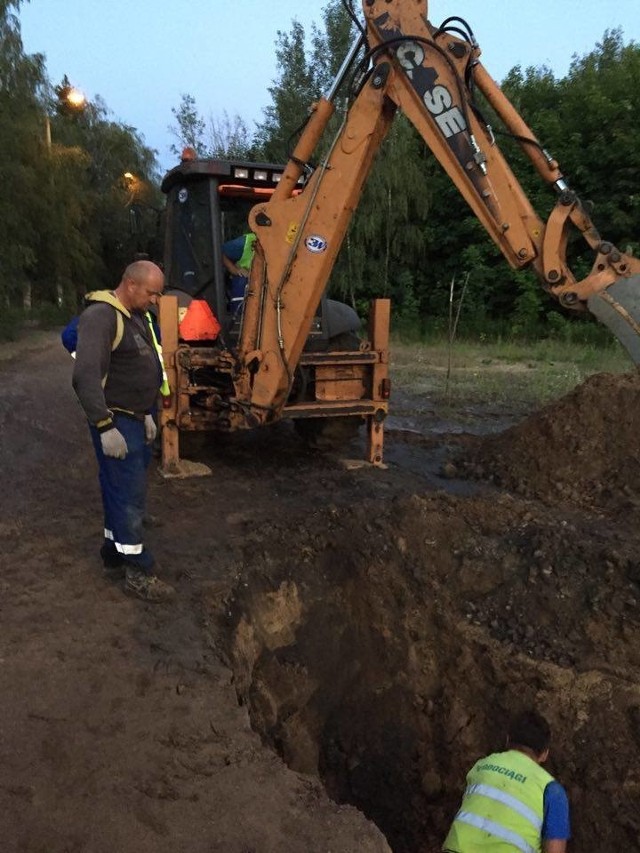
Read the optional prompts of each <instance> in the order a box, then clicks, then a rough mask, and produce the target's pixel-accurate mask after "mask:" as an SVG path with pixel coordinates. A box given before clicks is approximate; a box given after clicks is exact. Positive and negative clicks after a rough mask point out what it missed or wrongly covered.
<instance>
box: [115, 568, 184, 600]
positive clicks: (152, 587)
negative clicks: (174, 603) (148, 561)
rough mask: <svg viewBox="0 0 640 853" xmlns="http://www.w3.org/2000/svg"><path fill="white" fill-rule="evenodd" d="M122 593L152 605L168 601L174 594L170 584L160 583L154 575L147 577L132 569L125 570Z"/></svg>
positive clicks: (143, 573)
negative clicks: (149, 602)
mask: <svg viewBox="0 0 640 853" xmlns="http://www.w3.org/2000/svg"><path fill="white" fill-rule="evenodd" d="M124 591H125V592H126V593H127V595H135V596H136V598H141V599H142V600H143V601H151V602H153V603H159V602H161V601H169V600H170V599H172V598H173V597H174V595H175V594H176V591H175V589H174V588H173V587H172V586H171V585H170V584H168V583H165V582H164V581H161V580H160V578H159V577H156V575H148V574H145V572H141V571H140V570H139V569H133V568H127V573H126V578H125V582H124Z"/></svg>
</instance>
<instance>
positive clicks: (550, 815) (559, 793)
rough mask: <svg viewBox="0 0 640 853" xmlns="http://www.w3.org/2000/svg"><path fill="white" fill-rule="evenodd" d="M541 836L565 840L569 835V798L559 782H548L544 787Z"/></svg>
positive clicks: (546, 838)
mask: <svg viewBox="0 0 640 853" xmlns="http://www.w3.org/2000/svg"><path fill="white" fill-rule="evenodd" d="M543 806H544V817H543V819H542V838H543V839H545V840H549V839H552V838H556V839H558V840H560V841H566V840H567V839H568V838H570V837H571V826H570V824H569V799H568V797H567V794H566V791H565V790H564V788H563V787H562V785H561V784H560V782H556V781H555V780H554V781H553V782H549V784H548V785H547V787H546V788H545V789H544V799H543Z"/></svg>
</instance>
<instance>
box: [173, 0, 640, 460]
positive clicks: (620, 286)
mask: <svg viewBox="0 0 640 853" xmlns="http://www.w3.org/2000/svg"><path fill="white" fill-rule="evenodd" d="M362 8H363V13H364V21H365V23H364V26H362V27H361V33H360V35H359V36H358V38H357V39H356V40H355V42H354V44H353V47H352V48H351V50H350V52H349V54H348V56H347V57H346V59H345V62H344V64H343V66H342V68H341V69H340V72H339V74H338V76H337V78H336V81H335V83H334V85H333V86H332V87H331V89H330V91H329V92H328V93H327V94H326V96H325V97H322V98H320V100H319V101H318V102H317V103H315V104H314V105H313V106H312V108H311V110H310V114H309V117H308V120H307V123H306V125H305V128H304V130H303V131H302V133H301V136H300V138H299V140H298V143H297V145H296V147H295V149H294V151H293V153H292V154H291V157H290V159H289V161H288V163H287V165H286V167H285V168H284V171H283V173H282V175H281V176H280V177H279V182H278V183H277V186H275V187H274V189H273V191H272V195H270V196H269V197H267V198H266V199H265V200H264V201H261V202H260V203H258V204H256V205H255V206H254V207H253V208H252V210H251V213H250V215H249V226H250V229H251V231H252V232H253V233H254V234H255V235H256V237H257V240H256V243H255V247H256V249H255V257H254V260H253V264H252V267H251V273H250V277H249V283H248V286H247V289H246V292H245V299H244V310H243V314H242V321H241V327H240V331H239V335H238V338H237V343H236V345H235V346H233V347H232V348H231V349H230V350H228V351H225V352H223V353H221V354H220V355H219V356H215V358H213V360H211V358H210V356H209V355H208V354H206V353H198V352H189V351H185V352H183V353H182V355H181V356H180V358H181V359H182V362H183V363H184V365H183V366H184V370H183V371H182V372H180V371H178V373H179V376H178V385H179V386H181V390H180V394H179V395H178V396H179V398H180V401H181V402H179V403H178V404H176V406H175V409H174V410H172V411H171V412H169V413H167V414H165V419H164V422H165V424H167V425H169V426H171V425H175V426H176V428H177V429H179V428H191V429H193V428H197V423H196V421H197V418H200V421H199V422H205V421H206V423H210V424H211V425H212V427H218V428H224V429H238V428H246V427H253V426H259V425H261V424H267V423H270V422H272V421H275V420H278V419H280V418H282V417H291V418H316V419H318V418H319V419H322V418H327V417H329V416H331V415H333V414H337V415H340V416H345V417H350V416H358V417H365V418H366V420H367V423H368V428H369V438H370V449H369V458H370V460H371V461H373V462H376V463H377V462H380V461H381V458H382V438H381V435H382V426H381V424H382V422H383V420H384V417H385V415H386V411H387V400H388V396H389V379H388V375H387V361H388V344H387V339H388V313H389V306H388V301H387V302H385V301H380V300H379V301H378V305H377V307H375V308H374V310H373V312H372V329H373V332H372V333H371V336H370V337H371V339H370V341H368V342H365V343H363V344H362V345H361V348H360V349H361V351H360V352H354V351H350V352H342V353H340V352H338V353H336V352H335V347H333V348H332V347H328V349H327V351H326V352H323V353H316V354H315V355H314V354H310V353H309V352H308V351H306V350H305V347H306V346H307V339H308V335H309V331H310V328H311V326H312V323H313V322H314V316H315V313H316V310H317V307H318V305H319V304H320V302H321V299H322V297H323V293H324V292H325V289H326V286H327V283H328V280H329V276H330V274H331V270H332V268H333V265H334V263H335V260H336V258H337V255H338V252H339V250H340V247H341V245H342V242H343V240H344V237H345V235H346V233H347V229H348V227H349V224H350V221H351V218H352V215H353V213H354V211H355V209H356V208H357V206H358V202H359V199H360V196H361V193H362V189H363V186H364V184H365V182H366V180H367V177H368V175H369V172H370V170H371V167H372V164H373V161H374V158H375V155H376V153H377V151H378V149H379V148H380V146H381V144H382V142H383V140H384V138H385V136H386V134H387V132H388V130H389V128H390V126H391V123H392V122H393V120H394V117H395V116H396V114H397V113H398V111H400V112H402V113H403V114H404V115H405V116H406V118H407V119H408V120H409V121H410V122H411V123H412V124H413V125H414V127H415V128H416V130H417V131H418V133H419V134H420V136H421V137H422V139H423V140H424V142H425V144H426V145H427V146H428V147H429V149H430V150H431V151H432V152H433V154H434V155H435V157H436V158H437V159H438V161H439V162H440V164H441V165H442V167H443V168H444V170H445V171H446V173H447V174H448V175H449V177H450V178H451V180H452V181H453V183H454V184H455V185H456V187H457V188H458V190H459V191H460V193H461V194H462V196H463V197H464V199H465V200H466V202H467V204H468V205H469V207H470V208H471V210H472V211H473V213H474V214H475V216H476V217H477V218H478V219H479V221H480V222H481V223H482V225H483V226H484V228H485V230H486V231H487V233H488V234H489V236H490V237H491V238H492V240H493V241H494V242H495V244H496V245H497V246H498V248H499V249H500V250H501V252H502V253H503V255H504V257H505V259H506V260H507V262H508V263H509V264H510V265H511V266H512V267H513V268H514V269H522V268H525V267H531V268H532V269H533V270H534V271H535V273H536V274H537V276H538V278H539V280H540V283H541V286H542V287H543V288H544V289H545V290H546V291H547V292H548V293H549V294H550V295H551V296H553V297H554V298H555V299H557V300H558V301H559V302H560V304H561V305H563V306H564V307H565V308H567V309H569V310H572V311H591V312H592V313H593V314H594V315H595V316H596V317H597V318H598V319H599V320H601V321H602V322H603V323H605V324H606V325H607V326H609V327H610V328H611V329H612V331H613V332H614V334H615V335H616V336H617V337H618V339H619V340H620V341H621V342H622V343H623V345H624V346H625V347H626V349H627V350H628V352H629V354H630V355H631V358H632V359H633V361H634V362H635V363H636V364H640V261H638V260H637V259H635V258H633V257H631V256H630V255H627V254H625V253H623V252H621V251H619V250H618V249H617V248H616V247H615V246H613V245H612V244H611V243H610V242H608V241H606V240H603V239H602V238H601V237H600V235H599V233H598V231H597V229H596V227H595V225H594V223H593V222H592V220H591V217H590V215H589V213H588V211H587V209H586V207H585V205H583V204H582V202H581V201H580V198H579V197H578V195H577V194H576V193H575V192H574V191H573V190H572V189H571V188H570V186H569V184H568V182H567V180H566V178H565V177H564V175H563V174H562V172H561V170H560V167H559V164H558V163H557V162H556V161H555V160H554V159H553V157H552V156H551V155H550V154H549V153H548V152H547V151H546V150H545V149H544V147H543V146H542V145H541V144H540V142H539V141H538V140H537V139H536V137H535V135H534V134H533V132H532V131H531V129H530V128H529V127H528V126H527V124H526V123H525V121H524V120H523V118H522V117H521V116H520V115H519V114H518V113H517V111H516V110H515V109H514V107H513V105H512V104H511V103H510V102H509V100H508V99H507V98H506V96H505V95H504V93H503V92H502V91H501V89H500V87H499V86H498V85H497V84H496V83H495V82H494V81H493V80H492V78H491V76H490V75H489V74H488V72H487V71H486V70H485V68H484V66H483V65H482V63H481V61H480V48H479V46H478V44H477V43H476V40H475V38H474V36H473V33H472V31H471V30H470V28H469V27H468V25H467V24H466V22H465V21H463V20H461V19H459V18H448V19H447V20H446V21H444V22H443V24H441V25H440V26H434V25H433V24H432V23H431V22H430V21H429V18H428V7H427V2H426V0H363V7H362ZM345 92H346V93H347V94H348V98H349V103H348V108H345V109H341V110H340V111H339V112H337V111H336V108H335V104H336V103H337V96H338V94H339V93H340V96H341V97H343V96H344V93H345ZM476 92H480V93H482V96H483V99H484V101H485V102H486V103H488V105H489V107H490V109H491V112H492V115H494V116H495V117H497V120H498V121H499V122H500V124H501V125H502V131H503V132H506V133H507V134H509V135H510V136H511V137H512V138H513V139H514V140H515V141H516V142H517V143H518V144H519V145H520V146H521V148H522V151H523V152H524V154H525V155H526V156H527V157H528V159H529V160H530V161H531V164H532V166H533V168H534V169H535V170H536V172H537V173H538V175H539V176H540V178H541V179H542V180H543V181H544V182H545V183H547V184H548V185H549V187H550V191H551V192H553V193H555V196H556V203H555V206H554V207H553V209H552V211H551V214H550V215H549V216H548V218H547V219H546V221H543V220H542V219H541V217H540V216H539V215H538V213H537V212H536V210H535V209H534V208H533V206H532V204H531V202H530V201H529V198H528V197H527V195H526V194H525V192H524V190H523V188H522V186H521V185H520V183H519V181H518V179H517V178H516V176H515V175H514V173H513V171H512V170H511V168H510V166H509V164H508V162H507V161H506V159H505V157H504V156H503V154H502V152H501V150H500V148H499V146H498V144H497V142H496V138H495V136H494V133H493V130H492V128H491V126H490V124H489V122H488V121H487V120H486V118H485V117H484V116H483V113H482V109H481V107H480V106H479V104H478V103H477V101H476ZM331 125H334V126H335V125H338V129H337V132H336V133H335V135H334V136H333V139H332V140H330V142H329V144H327V141H326V139H325V137H326V136H327V134H326V133H325V132H326V131H327V129H328V128H329V127H330V126H331ZM318 150H322V151H323V152H326V153H324V154H323V155H322V157H321V162H320V163H319V165H317V166H315V167H311V165H310V164H311V162H312V161H313V160H317V159H318V153H317V152H318ZM265 174H266V173H265ZM184 192H185V193H186V190H184ZM185 197H186V196H185ZM256 197H257V196H256ZM572 232H577V233H578V234H579V235H581V236H582V238H583V239H584V241H585V243H586V248H587V250H588V251H590V252H591V254H592V256H593V263H592V267H591V270H590V272H589V274H588V275H587V276H585V277H584V278H581V279H578V278H577V277H576V276H575V275H574V273H573V271H572V270H571V268H570V265H569V263H568V261H567V245H568V241H569V237H570V235H571V233H572ZM171 310H172V311H174V309H171ZM174 313H175V312H174ZM164 334H165V333H164V332H163V335H164ZM168 335H169V333H167V336H168ZM173 338H174V339H175V341H176V347H177V346H178V344H177V340H178V337H177V331H176V332H175V333H174V334H173ZM174 360H178V361H179V360H180V359H179V358H177V357H176V359H174ZM205 362H206V363H207V364H211V365H212V366H213V368H214V370H217V371H218V372H219V373H221V374H224V377H226V381H227V384H226V386H225V383H222V384H220V383H219V388H221V389H222V390H216V391H208V390H207V389H206V388H204V389H199V392H201V393H202V394H205V396H207V397H208V399H211V400H212V404H211V408H210V411H209V412H208V413H201V414H198V415H197V416H196V414H194V412H193V407H192V406H191V403H190V401H191V400H193V399H194V398H193V394H194V393H196V391H195V390H194V386H193V384H192V385H189V380H188V379H187V378H184V377H187V376H188V375H192V373H193V369H194V367H196V366H197V364H203V363H205ZM190 371H191V373H190ZM176 375H178V374H176ZM193 375H195V374H193ZM180 376H182V377H183V379H180V378H179V377H180ZM309 377H311V379H310V380H309ZM230 386H231V389H232V390H231V391H229V387H230ZM225 389H226V390H225ZM174 457H176V458H177V453H174Z"/></svg>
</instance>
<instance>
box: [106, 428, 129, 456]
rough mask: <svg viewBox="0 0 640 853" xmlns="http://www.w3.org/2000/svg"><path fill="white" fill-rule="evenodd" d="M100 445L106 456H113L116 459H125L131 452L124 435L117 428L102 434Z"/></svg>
mask: <svg viewBox="0 0 640 853" xmlns="http://www.w3.org/2000/svg"><path fill="white" fill-rule="evenodd" d="M100 443H101V444H102V452H103V453H104V455H105V456H112V457H113V458H114V459H124V458H125V456H126V455H127V451H128V450H129V448H128V447H127V442H126V441H125V440H124V436H123V434H122V433H121V432H120V430H117V429H116V428H115V427H113V428H112V429H108V430H107V431H106V432H101V433H100Z"/></svg>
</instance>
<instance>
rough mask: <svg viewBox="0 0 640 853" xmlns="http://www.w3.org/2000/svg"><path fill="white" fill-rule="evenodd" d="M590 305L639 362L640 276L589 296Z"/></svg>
mask: <svg viewBox="0 0 640 853" xmlns="http://www.w3.org/2000/svg"><path fill="white" fill-rule="evenodd" d="M587 305H588V306H589V311H591V313H592V314H593V315H594V316H595V317H597V318H598V320H600V322H601V323H604V325H605V326H607V327H608V328H609V329H610V330H611V331H612V332H613V334H614V335H615V336H616V338H617V339H618V340H619V341H620V343H621V344H622V346H623V347H624V348H625V349H626V351H627V352H628V353H629V356H630V357H631V360H632V361H633V362H634V364H636V365H640V275H632V276H630V277H629V278H620V279H618V280H617V281H616V282H615V283H614V284H612V285H611V286H610V287H607V288H606V290H603V291H601V292H600V293H596V294H594V295H593V296H590V297H589V299H588V300H587Z"/></svg>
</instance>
